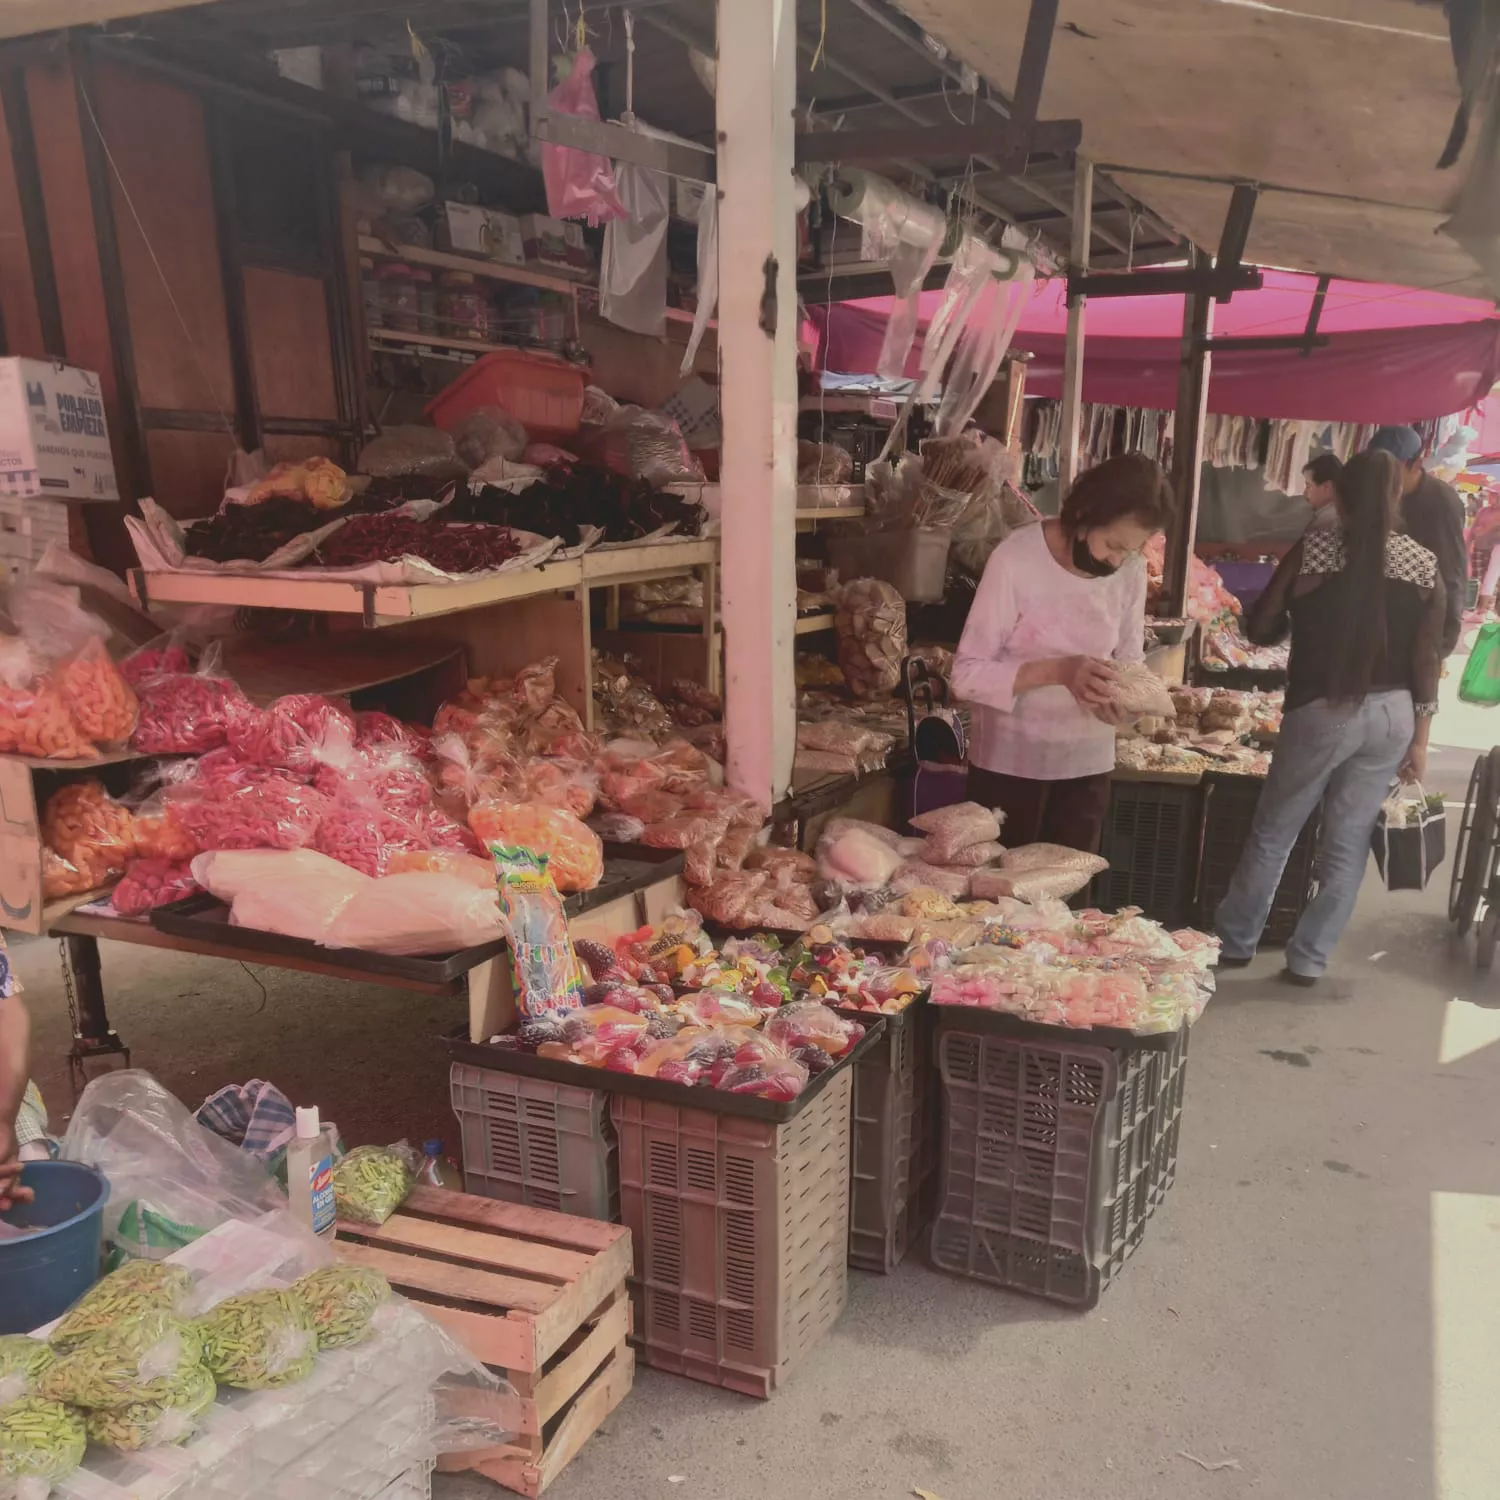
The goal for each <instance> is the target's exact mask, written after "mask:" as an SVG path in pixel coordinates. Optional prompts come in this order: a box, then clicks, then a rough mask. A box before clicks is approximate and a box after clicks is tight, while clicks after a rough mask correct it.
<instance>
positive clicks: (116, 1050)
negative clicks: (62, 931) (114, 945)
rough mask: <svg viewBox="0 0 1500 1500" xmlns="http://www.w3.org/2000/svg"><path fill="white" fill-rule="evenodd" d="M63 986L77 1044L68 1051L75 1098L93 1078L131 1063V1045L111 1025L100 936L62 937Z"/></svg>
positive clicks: (69, 1071)
mask: <svg viewBox="0 0 1500 1500" xmlns="http://www.w3.org/2000/svg"><path fill="white" fill-rule="evenodd" d="M62 966H63V989H64V991H65V992H66V993H67V997H68V1014H69V1016H70V1018H71V1020H72V1022H73V1046H72V1048H71V1050H70V1051H69V1053H68V1074H69V1079H70V1081H71V1083H72V1086H73V1098H74V1101H75V1102H76V1101H77V1099H78V1096H79V1095H80V1094H81V1093H82V1092H83V1091H84V1089H85V1088H86V1087H87V1085H88V1082H89V1080H90V1079H91V1078H94V1077H97V1076H98V1075H99V1074H100V1073H111V1072H114V1071H115V1070H116V1069H119V1068H128V1067H129V1066H130V1048H129V1047H127V1046H126V1045H125V1043H124V1042H122V1041H121V1040H120V1037H119V1034H118V1033H117V1032H116V1031H115V1029H114V1027H113V1026H111V1025H110V1024H109V1012H108V1010H107V1009H106V1008H105V1004H104V980H103V977H102V975H101V973H100V968H99V942H98V939H97V938H91V937H78V936H73V935H69V936H67V937H64V938H63V939H62Z"/></svg>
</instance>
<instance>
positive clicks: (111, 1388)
mask: <svg viewBox="0 0 1500 1500" xmlns="http://www.w3.org/2000/svg"><path fill="white" fill-rule="evenodd" d="M202 1360H203V1341H202V1339H201V1338H200V1337H199V1334H198V1330H197V1328H196V1326H195V1325H194V1324H192V1323H184V1322H182V1321H181V1320H180V1319H178V1318H174V1317H173V1316H172V1314H171V1313H169V1312H164V1311H162V1310H161V1309H160V1308H156V1309H153V1310H152V1311H150V1312H144V1313H141V1314H139V1315H138V1316H136V1317H134V1318H126V1319H125V1320H124V1321H123V1322H120V1323H117V1324H116V1325H115V1326H114V1327H113V1328H106V1329H105V1330H104V1331H103V1332H102V1333H96V1334H95V1335H94V1336H93V1338H91V1339H89V1340H88V1341H87V1342H86V1343H84V1344H81V1345H80V1346H79V1347H78V1348H76V1349H75V1350H74V1351H73V1352H72V1353H71V1354H65V1355H64V1356H63V1357H62V1358H61V1359H59V1360H58V1361H57V1363H56V1364H55V1365H53V1366H52V1367H51V1368H50V1369H48V1370H45V1371H44V1372H43V1373H42V1378H41V1383H40V1390H41V1393H42V1395H44V1396H45V1397H46V1398H47V1399H48V1400H49V1401H65V1402H67V1403H68V1405H69V1406H83V1407H87V1408H88V1409H90V1410H99V1411H109V1410H112V1409H113V1408H115V1407H120V1406H131V1405H134V1404H135V1403H136V1402H139V1401H166V1400H169V1399H170V1398H171V1397H172V1395H173V1393H174V1392H175V1391H176V1390H177V1389H178V1382H179V1381H180V1380H181V1379H182V1378H183V1377H184V1376H186V1375H188V1374H189V1373H190V1372H191V1371H193V1370H194V1369H196V1368H198V1367H199V1366H201V1364H202Z"/></svg>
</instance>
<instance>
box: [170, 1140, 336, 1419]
mask: <svg viewBox="0 0 1500 1500" xmlns="http://www.w3.org/2000/svg"><path fill="white" fill-rule="evenodd" d="M352 1154H353V1153H351V1155H352ZM348 1160H349V1157H347V1156H346V1157H345V1158H344V1161H348ZM339 1165H340V1166H341V1165H343V1163H342V1162H341V1163H340V1164H339ZM334 1178H335V1192H337V1178H338V1167H335V1168H334ZM340 1211H341V1212H342V1211H343V1210H342V1204H341V1205H340ZM195 1326H196V1328H197V1330H198V1332H199V1334H200V1336H201V1338H202V1340H203V1363H204V1364H205V1365H206V1366H207V1368H208V1370H209V1373H210V1374H211V1375H212V1376H213V1377H214V1379H215V1380H217V1381H219V1382H220V1383H221V1384H222V1385H232V1386H238V1387H240V1388H241V1389H242V1390H249V1391H260V1390H271V1389H275V1388H277V1387H279V1386H284V1385H290V1384H292V1382H293V1381H297V1380H305V1379H306V1378H307V1377H308V1376H309V1375H311V1374H312V1371H313V1362H314V1360H315V1359H316V1357H317V1352H318V1335H317V1331H316V1330H315V1329H314V1327H313V1320H312V1315H311V1314H310V1313H309V1312H308V1310H307V1308H306V1307H305V1306H304V1305H303V1303H302V1301H301V1299H300V1298H298V1297H296V1296H295V1295H293V1294H292V1293H291V1292H288V1291H261V1292H241V1293H240V1294H239V1295H238V1296H236V1297H226V1298H225V1299H224V1301H222V1302H221V1303H219V1304H218V1306H217V1307H214V1308H212V1309H211V1310H210V1311H209V1312H207V1313H205V1314H204V1315H203V1316H202V1317H201V1318H199V1319H198V1321H197V1323H196V1325H195Z"/></svg>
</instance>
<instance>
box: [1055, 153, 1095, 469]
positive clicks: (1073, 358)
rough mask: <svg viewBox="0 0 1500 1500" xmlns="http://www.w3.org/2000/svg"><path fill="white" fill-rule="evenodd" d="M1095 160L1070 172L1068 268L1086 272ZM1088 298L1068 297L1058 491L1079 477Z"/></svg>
mask: <svg viewBox="0 0 1500 1500" xmlns="http://www.w3.org/2000/svg"><path fill="white" fill-rule="evenodd" d="M1093 219H1094V164H1093V163H1092V162H1091V161H1089V160H1087V159H1086V158H1085V157H1082V156H1080V157H1079V158H1078V164H1077V166H1076V167H1075V168H1074V174H1073V245H1072V254H1071V257H1070V268H1071V269H1072V270H1074V271H1077V272H1086V271H1087V270H1088V268H1089V245H1090V244H1091V243H1092V240H1093ZM1087 303H1088V298H1087V297H1084V296H1081V295H1080V296H1077V297H1070V298H1069V299H1068V342H1067V346H1066V348H1065V350H1064V353H1063V394H1062V436H1061V440H1060V441H1059V443H1058V449H1057V493H1058V496H1059V498H1061V497H1062V496H1063V495H1066V494H1067V493H1068V491H1069V490H1070V489H1071V488H1072V487H1073V481H1074V480H1075V479H1077V478H1078V437H1079V426H1080V423H1081V421H1082V418H1083V315H1084V310H1085V308H1086V306H1087Z"/></svg>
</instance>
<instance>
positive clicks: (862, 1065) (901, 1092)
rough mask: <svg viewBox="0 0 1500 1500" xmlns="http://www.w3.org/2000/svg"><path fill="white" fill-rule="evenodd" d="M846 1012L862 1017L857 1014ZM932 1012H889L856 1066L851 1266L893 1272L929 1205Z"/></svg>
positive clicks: (919, 1008)
mask: <svg viewBox="0 0 1500 1500" xmlns="http://www.w3.org/2000/svg"><path fill="white" fill-rule="evenodd" d="M846 1014H848V1015H851V1016H855V1017H856V1018H858V1015H859V1013H858V1012H855V1011H849V1012H846ZM932 1025H933V1022H932V1012H931V1010H930V1009H929V1008H928V1006H926V1005H925V1004H922V1003H920V1002H919V1003H917V1004H915V1005H912V1006H910V1007H909V1008H908V1009H907V1010H905V1011H902V1012H900V1013H898V1014H896V1015H892V1016H887V1017H886V1029H885V1034H884V1036H882V1037H881V1039H880V1041H879V1042H878V1043H877V1044H876V1046H875V1048H874V1050H873V1051H871V1052H870V1053H869V1054H868V1055H867V1056H866V1057H864V1058H863V1059H862V1060H861V1061H859V1062H857V1063H856V1064H855V1065H854V1097H853V1103H852V1106H851V1110H850V1122H849V1264H850V1265H851V1266H857V1267H858V1268H859V1269H860V1270H862V1271H876V1272H879V1273H880V1274H881V1275H885V1274H888V1273H889V1272H891V1271H894V1270H895V1269H896V1267H897V1266H898V1265H900V1264H901V1261H902V1258H903V1257H904V1256H905V1254H906V1252H907V1250H908V1249H909V1248H910V1245H911V1242H912V1240H913V1239H915V1238H916V1236H917V1235H918V1234H919V1233H920V1232H921V1229H922V1227H923V1223H924V1220H925V1218H926V1216H927V1214H928V1213H929V1212H930V1209H931V1194H930V1192H928V1188H929V1187H930V1185H931V1179H932V1173H933V1170H934V1168H935V1167H936V1165H937V1131H936V1129H935V1128H934V1122H933V1121H932V1120H930V1119H929V1116H930V1114H931V1113H932V1106H933V1105H935V1103H936V1101H937V1091H936V1090H935V1089H934V1088H933V1087H932V1084H931V1080H930V1077H929V1075H930V1072H931V1064H932Z"/></svg>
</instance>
